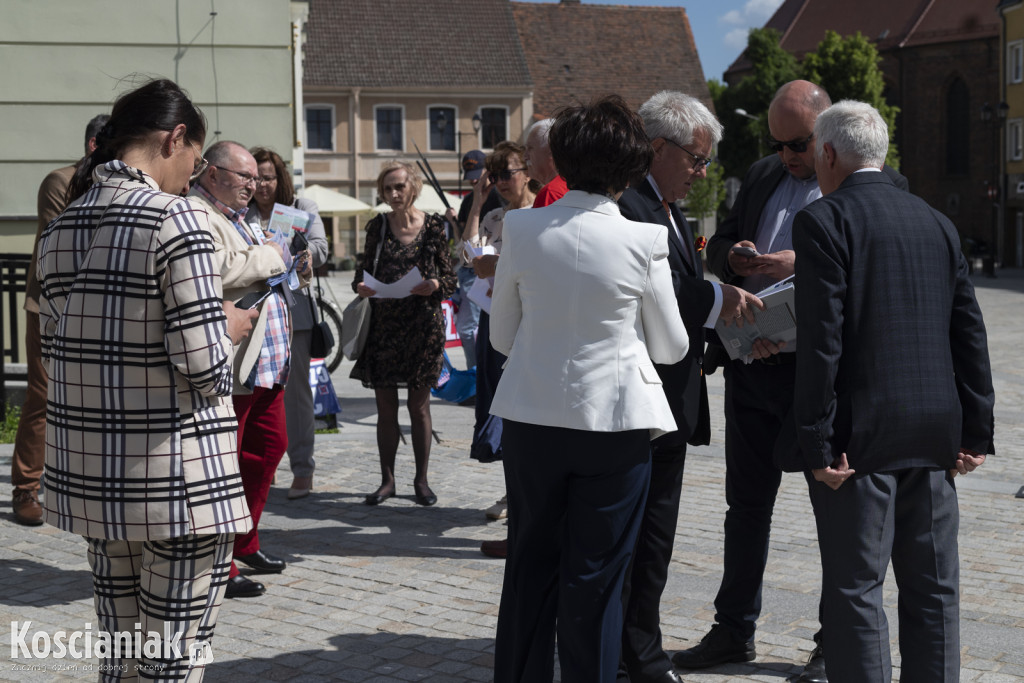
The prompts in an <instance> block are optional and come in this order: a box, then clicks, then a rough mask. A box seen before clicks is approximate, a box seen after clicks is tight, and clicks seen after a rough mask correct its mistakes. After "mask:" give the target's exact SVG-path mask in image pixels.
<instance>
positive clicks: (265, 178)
mask: <svg viewBox="0 0 1024 683" xmlns="http://www.w3.org/2000/svg"><path fill="white" fill-rule="evenodd" d="M276 182H277V176H276V175H261V176H260V177H259V178H257V179H256V184H257V185H269V184H270V183H276Z"/></svg>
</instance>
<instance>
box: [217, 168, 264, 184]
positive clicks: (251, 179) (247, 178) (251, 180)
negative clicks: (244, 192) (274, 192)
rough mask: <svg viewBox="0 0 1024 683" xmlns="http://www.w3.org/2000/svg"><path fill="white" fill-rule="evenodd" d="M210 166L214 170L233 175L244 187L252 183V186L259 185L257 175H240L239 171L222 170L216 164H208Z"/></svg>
mask: <svg viewBox="0 0 1024 683" xmlns="http://www.w3.org/2000/svg"><path fill="white" fill-rule="evenodd" d="M210 166H213V167H214V168H219V169H220V170H222V171H227V172H228V173H234V174H235V175H236V176H238V177H239V178H241V179H242V180H244V181H245V184H246V185H248V184H249V183H252V184H253V185H259V184H260V177H259V176H258V175H251V174H249V173H241V172H240V171H232V170H231V169H230V168H224V167H223V166H218V165H217V164H210Z"/></svg>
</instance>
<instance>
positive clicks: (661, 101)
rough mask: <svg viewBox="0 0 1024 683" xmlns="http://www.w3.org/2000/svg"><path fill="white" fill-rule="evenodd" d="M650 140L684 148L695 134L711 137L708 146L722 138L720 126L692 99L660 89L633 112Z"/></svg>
mask: <svg viewBox="0 0 1024 683" xmlns="http://www.w3.org/2000/svg"><path fill="white" fill-rule="evenodd" d="M637 113H638V114H639V115H640V118H641V119H643V122H644V130H646V131H647V137H648V138H650V139H651V140H654V139H655V138H665V139H668V140H672V141H674V142H677V143H679V144H680V145H688V144H690V143H691V142H693V137H694V135H695V134H696V133H697V131H705V132H706V133H707V134H708V135H710V136H711V144H716V143H717V142H718V141H719V140H721V139H722V130H723V129H722V124H721V123H719V122H718V119H716V118H715V115H714V114H712V113H711V111H710V110H709V109H708V108H707V107H705V106H704V103H703V102H701V101H700V100H698V99H697V98H695V97H691V96H690V95H687V94H685V93H681V92H678V91H675V90H662V91H661V92H659V93H658V94H656V95H654V96H653V97H651V99H649V100H647V101H646V102H644V103H643V104H642V105H640V109H639V110H638V111H637Z"/></svg>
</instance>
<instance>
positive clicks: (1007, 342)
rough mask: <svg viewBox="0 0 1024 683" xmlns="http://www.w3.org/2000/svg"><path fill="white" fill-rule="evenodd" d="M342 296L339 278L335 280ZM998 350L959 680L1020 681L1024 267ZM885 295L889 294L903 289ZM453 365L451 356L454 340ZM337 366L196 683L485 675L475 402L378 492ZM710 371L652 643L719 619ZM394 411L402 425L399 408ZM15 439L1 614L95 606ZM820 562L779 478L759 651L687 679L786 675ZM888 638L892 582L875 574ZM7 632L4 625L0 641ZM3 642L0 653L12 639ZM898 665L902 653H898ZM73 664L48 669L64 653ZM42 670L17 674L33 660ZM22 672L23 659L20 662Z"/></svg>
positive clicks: (800, 503)
mask: <svg viewBox="0 0 1024 683" xmlns="http://www.w3.org/2000/svg"><path fill="white" fill-rule="evenodd" d="M330 282H331V285H332V288H333V289H334V290H335V291H336V292H337V294H338V297H339V299H340V300H341V303H344V302H345V301H346V300H347V299H348V297H349V295H348V274H342V275H340V276H338V277H332V278H330ZM975 283H976V286H977V288H978V296H979V300H980V301H981V303H982V307H983V309H984V312H985V317H986V322H987V323H988V326H989V334H990V339H989V343H990V348H991V352H992V357H993V361H994V373H995V385H996V395H997V406H996V428H997V436H996V444H997V451H998V455H997V456H996V457H993V458H990V459H989V462H987V463H986V464H985V466H984V467H983V468H981V469H980V470H978V472H976V473H974V474H972V475H970V476H968V477H965V478H957V483H958V486H959V491H960V503H961V513H962V514H961V534H960V543H961V558H962V588H963V598H962V627H961V631H962V645H963V672H962V676H961V680H962V681H978V682H985V683H1001V682H1004V681H1007V682H1008V681H1020V680H1024V570H1022V559H1024V514H1022V513H1024V500H1022V499H1017V498H1015V497H1014V493H1015V492H1016V491H1017V489H1018V488H1020V487H1021V485H1022V484H1024V471H1022V469H1024V467H1022V465H1024V455H1022V445H1024V414H1022V405H1024V403H1022V401H1021V398H1022V393H1024V363H1022V362H1021V361H1022V359H1024V354H1022V353H1021V351H1020V346H1021V343H1022V340H1024V322H1022V320H1024V317H1022V315H1021V311H1022V310H1024V297H1022V296H1021V294H1022V293H1024V272H1020V271H1001V272H1000V274H999V277H998V278H997V279H986V278H983V277H980V276H979V277H978V278H977V279H976V280H975ZM897 295H898V293H897ZM453 361H454V362H455V363H456V364H460V363H462V362H464V359H463V357H462V355H461V352H460V351H458V350H456V351H455V354H454V355H453ZM350 367H351V364H350V363H348V362H346V363H343V364H342V366H341V367H340V368H339V370H338V371H337V372H336V373H335V374H334V381H335V383H336V386H337V389H338V393H339V396H340V397H341V403H342V413H341V415H340V426H341V429H340V432H339V433H338V434H336V435H323V436H318V437H317V452H316V458H317V472H316V477H315V489H314V491H313V493H312V494H311V495H310V496H309V497H307V498H304V499H301V500H297V501H288V500H287V499H286V498H285V493H286V491H287V488H288V486H289V484H290V483H291V475H290V473H289V472H288V470H287V458H286V459H285V462H284V463H283V464H282V467H281V469H280V470H279V472H278V480H277V485H276V486H275V487H274V489H273V491H272V492H271V496H270V502H269V504H268V506H267V510H266V513H265V514H264V517H263V521H262V523H261V537H262V544H263V547H264V548H265V549H266V550H268V551H269V552H271V553H273V554H276V555H279V556H281V557H283V558H284V559H286V560H287V561H288V568H287V570H286V571H285V572H284V573H283V574H281V575H277V576H266V577H263V578H262V580H263V582H264V583H265V584H266V585H267V594H266V595H265V596H263V597H262V598H257V599H248V600H231V601H227V602H226V603H225V605H224V606H223V608H222V609H221V612H220V620H219V623H218V626H217V634H216V637H215V639H214V642H213V648H214V657H215V662H214V663H213V664H212V665H211V666H210V667H209V668H208V670H207V677H206V680H208V681H239V680H253V681H257V680H273V681H277V680H282V681H283V680H292V679H301V680H303V681H335V680H337V681H359V682H361V681H489V680H491V677H492V674H491V668H492V662H493V650H494V643H493V637H494V626H495V620H496V616H497V610H498V598H499V594H500V590H501V580H502V571H503V567H504V563H503V561H501V560H493V559H489V558H486V557H484V556H483V555H481V554H480V552H479V545H480V541H482V540H486V539H498V538H502V537H503V536H504V533H505V529H504V526H503V524H504V523H503V522H489V521H488V520H487V519H486V518H485V517H484V514H483V512H482V511H483V510H484V509H485V508H487V507H488V506H490V505H491V504H492V503H493V502H494V501H495V500H497V499H498V498H500V497H501V495H502V493H503V480H502V474H501V468H500V465H499V464H489V465H488V464H480V463H477V462H475V461H472V460H470V459H469V458H468V456H467V453H468V448H469V440H470V436H471V432H472V419H473V414H472V408H469V407H462V406H456V405H451V404H446V403H443V402H439V401H436V400H435V402H434V404H433V406H432V410H433V414H434V427H435V430H437V432H438V433H439V436H440V438H441V443H440V444H435V445H434V448H433V451H432V462H431V477H430V481H431V484H432V486H433V488H434V490H435V491H436V493H437V495H438V499H439V501H438V504H437V505H436V506H435V507H433V508H422V507H420V506H418V505H416V504H415V503H414V502H413V500H412V493H413V491H412V471H413V464H412V453H411V449H410V447H409V446H408V445H403V446H401V447H400V449H399V455H398V465H397V471H398V478H399V483H400V486H399V495H398V496H396V497H395V498H393V499H391V500H389V501H387V502H386V503H384V504H383V505H381V506H379V507H368V506H366V505H364V504H363V496H364V495H365V494H366V493H369V492H371V491H373V490H374V489H375V488H376V486H377V483H378V481H379V479H378V477H379V470H378V466H377V457H376V446H375V440H374V422H375V416H374V407H373V398H372V393H371V392H370V391H369V390H366V389H363V388H362V387H361V386H359V385H358V384H356V383H354V382H352V381H350V380H349V379H348V378H347V377H348V371H349V369H350ZM709 379H710V388H711V392H712V396H711V400H712V420H713V424H712V428H713V437H712V443H711V444H710V445H709V446H706V447H703V448H696V449H693V451H692V455H691V456H690V458H689V460H688V462H687V468H686V475H685V478H684V483H683V492H682V500H683V505H682V510H681V511H680V516H679V517H680V518H679V530H678V532H677V536H676V550H675V556H674V558H673V561H672V567H671V577H670V580H669V584H668V587H667V590H666V594H665V597H664V601H663V607H662V609H663V619H662V621H663V624H662V626H663V630H664V633H665V647H666V649H668V650H669V651H674V650H677V649H680V648H682V647H686V646H688V645H690V644H692V643H693V642H695V641H696V640H698V639H699V638H700V637H701V636H702V635H703V634H704V633H705V632H706V631H707V629H708V627H709V626H710V624H711V622H712V618H713V614H714V606H713V604H712V600H713V599H714V595H715V592H716V590H717V588H718V582H719V579H720V577H721V569H722V566H721V565H722V560H721V551H722V521H723V515H724V511H725V502H724V494H723V479H724V455H723V450H724V449H723V434H724V432H723V418H722V409H721V402H722V394H723V391H722V380H721V375H720V374H718V375H714V376H712V377H711V378H709ZM402 422H403V424H404V425H405V426H406V430H408V418H407V416H405V415H403V417H402ZM10 458H11V447H10V446H0V474H2V480H0V510H2V512H0V623H4V624H9V623H10V622H12V621H21V622H24V621H26V620H31V622H32V627H31V631H30V632H35V631H37V630H42V631H46V632H48V633H51V634H52V633H54V632H56V631H59V630H67V631H71V630H75V629H83V628H85V624H87V623H92V622H94V621H95V617H94V614H93V607H92V591H91V581H90V576H89V571H88V566H87V564H86V559H85V544H84V542H83V541H82V540H81V539H80V538H78V537H75V536H72V535H70V534H67V533H64V532H61V531H58V530H57V529H54V528H52V527H48V526H43V527H38V528H25V527H21V526H18V525H16V524H15V523H14V522H13V519H12V515H11V513H10V505H9V503H10V499H9V495H10V486H9V481H10V480H9V479H8V476H9V475H8V473H9V471H10V469H9V464H10ZM818 568H819V560H818V554H817V547H816V543H815V530H814V524H813V516H812V514H811V510H810V505H809V503H808V500H807V494H806V484H805V483H804V481H803V479H802V477H800V476H799V475H788V476H786V477H784V481H783V485H782V488H781V490H780V492H779V498H778V502H777V504H776V508H775V522H774V527H773V535H772V548H771V553H770V556H769V562H768V569H767V573H766V576H765V588H764V610H763V613H762V615H761V618H760V621H759V629H758V633H757V652H758V657H757V660H756V661H754V662H751V663H748V664H733V665H726V666H721V667H717V668H715V669H712V670H710V671H704V672H684V675H685V679H686V680H687V681H691V682H699V683H720V682H725V681H784V680H786V679H787V678H789V677H791V676H793V675H794V674H796V673H797V672H798V671H799V670H800V667H801V666H802V663H803V661H804V659H805V658H806V657H807V654H808V653H809V651H810V649H811V648H812V646H813V644H812V642H811V640H810V637H811V634H812V633H813V632H814V631H815V629H816V627H817V620H816V614H817V608H816V606H817V592H818V582H819V569H818ZM886 604H887V605H888V606H889V607H890V608H891V609H890V622H891V624H892V628H891V632H892V636H893V651H894V656H895V651H896V640H895V639H896V636H897V633H898V629H897V626H896V625H897V619H896V614H895V606H896V590H895V582H894V581H893V579H892V577H891V576H890V578H889V580H888V582H887V584H886ZM5 640H6V639H5ZM7 645H8V643H7V642H4V641H0V648H2V649H3V651H4V652H5V654H8V653H9V650H8V649H7ZM8 662H9V663H4V664H0V680H12V681H50V680H83V679H85V680H93V679H95V677H96V674H95V673H91V672H90V671H95V662H88V661H86V662H78V663H75V662H71V661H69V660H54V659H48V660H35V661H33V660H26V659H11V658H10V655H9V654H8ZM897 664H898V661H897ZM62 666H63V667H74V666H77V670H70V671H68V670H63V671H61V670H56V671H55V670H54V669H55V668H59V667H62ZM39 667H42V668H43V670H36V671H26V670H25V669H29V668H37V669H38V668H39ZM19 669H20V670H19Z"/></svg>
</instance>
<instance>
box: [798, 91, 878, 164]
mask: <svg viewBox="0 0 1024 683" xmlns="http://www.w3.org/2000/svg"><path fill="white" fill-rule="evenodd" d="M826 143H827V144H830V145H832V147H833V149H835V151H836V155H837V156H839V157H840V158H841V159H843V160H844V161H846V162H848V163H852V164H855V165H859V166H860V167H861V168H866V167H869V166H871V167H875V168H879V167H881V166H882V164H883V163H885V155H886V153H887V152H888V151H889V127H888V126H887V125H885V121H884V120H883V119H882V115H881V114H879V113H878V110H877V109H875V108H874V107H872V106H871V105H870V104H867V103H866V102H857V101H856V100H843V101H841V102H836V103H835V104H833V105H832V106H831V107H829V108H828V109H826V110H825V111H823V112H822V113H821V114H819V115H818V120H817V121H815V123H814V155H815V158H819V159H820V158H821V157H822V155H823V151H822V150H824V148H825V144H826Z"/></svg>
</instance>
